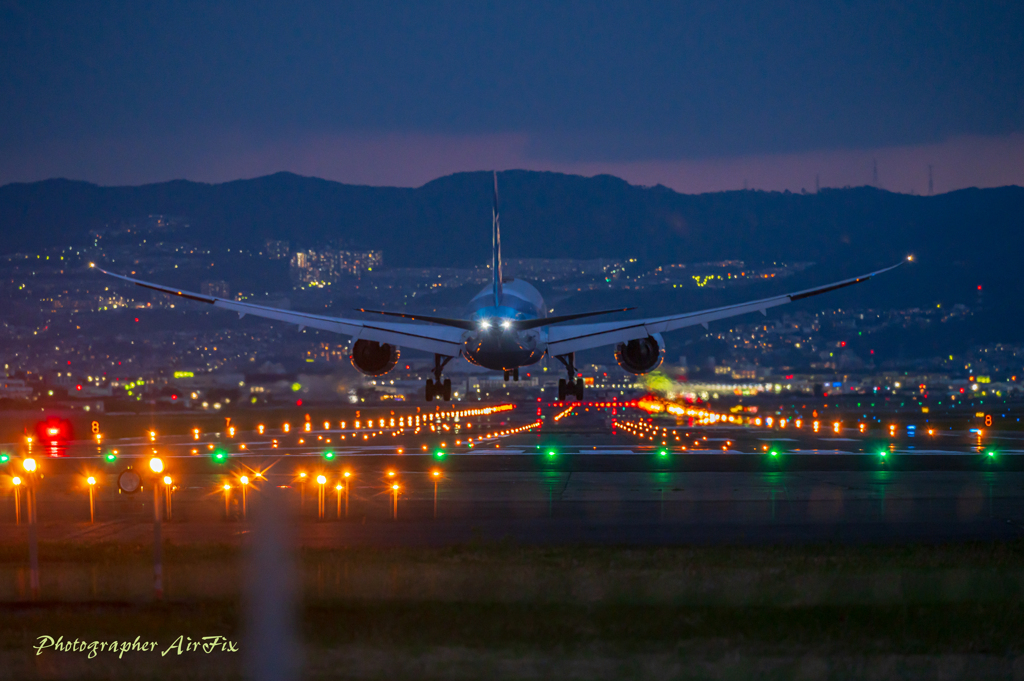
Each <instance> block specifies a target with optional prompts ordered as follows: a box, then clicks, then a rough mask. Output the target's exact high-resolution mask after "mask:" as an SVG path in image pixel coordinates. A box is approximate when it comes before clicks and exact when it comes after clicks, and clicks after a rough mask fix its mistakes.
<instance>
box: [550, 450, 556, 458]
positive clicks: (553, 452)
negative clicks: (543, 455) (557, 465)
mask: <svg viewBox="0 0 1024 681" xmlns="http://www.w3.org/2000/svg"><path fill="white" fill-rule="evenodd" d="M548 458H549V459H553V458H555V450H553V449H550V450H548Z"/></svg>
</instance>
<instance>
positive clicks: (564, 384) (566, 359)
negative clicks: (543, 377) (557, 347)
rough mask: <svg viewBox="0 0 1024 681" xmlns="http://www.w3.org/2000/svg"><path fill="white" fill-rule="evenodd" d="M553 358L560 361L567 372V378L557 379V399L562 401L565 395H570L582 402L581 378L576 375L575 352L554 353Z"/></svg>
mask: <svg viewBox="0 0 1024 681" xmlns="http://www.w3.org/2000/svg"><path fill="white" fill-rule="evenodd" d="M555 359H557V360H558V361H559V362H561V363H562V365H563V366H564V367H565V370H566V372H568V374H569V380H566V379H564V378H560V379H558V401H559V402H564V401H565V398H566V397H569V396H572V397H575V398H576V401H577V402H582V401H583V379H582V378H580V377H578V376H576V353H572V352H570V353H569V354H568V355H555Z"/></svg>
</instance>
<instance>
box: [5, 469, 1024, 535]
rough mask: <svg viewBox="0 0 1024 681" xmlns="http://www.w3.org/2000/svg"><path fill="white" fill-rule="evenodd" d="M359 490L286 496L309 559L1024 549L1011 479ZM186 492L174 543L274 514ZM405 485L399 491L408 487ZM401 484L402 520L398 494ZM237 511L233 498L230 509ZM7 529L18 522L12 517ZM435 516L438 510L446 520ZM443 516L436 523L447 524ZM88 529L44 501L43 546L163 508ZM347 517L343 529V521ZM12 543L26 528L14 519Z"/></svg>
mask: <svg viewBox="0 0 1024 681" xmlns="http://www.w3.org/2000/svg"><path fill="white" fill-rule="evenodd" d="M393 470H394V472H395V475H394V476H393V477H389V476H387V475H386V474H384V473H383V471H382V472H381V473H380V474H378V476H373V475H372V474H371V472H370V471H369V470H365V469H364V470H363V471H362V472H361V473H360V477H359V478H358V479H356V480H355V481H353V483H352V488H351V493H350V497H349V499H348V516H347V517H345V512H344V503H345V500H344V498H343V496H342V494H341V492H339V491H336V490H335V489H332V488H330V487H327V486H325V488H326V489H325V497H326V498H325V509H324V510H325V512H324V518H323V519H319V518H318V513H317V511H318V508H317V505H318V504H317V494H318V490H317V486H316V485H315V484H314V485H307V486H306V488H305V490H303V489H302V485H301V484H299V485H296V484H294V483H293V484H291V485H286V484H282V485H281V486H282V487H286V489H284V490H282V491H283V493H285V494H286V495H287V497H288V500H289V502H290V506H291V511H292V516H293V518H294V527H295V534H296V537H297V539H298V541H299V543H300V544H301V545H303V546H307V547H339V546H373V545H379V546H443V545H450V544H461V543H466V542H474V541H477V542H479V541H492V542H494V541H503V540H504V541H513V542H516V543H524V544H573V543H583V544H604V545H667V544H748V543H749V544H765V543H809V542H842V543H861V542H904V541H926V542H941V541H963V540H992V539H1015V538H1019V537H1021V536H1022V535H1024V494H1021V492H1022V490H1024V473H1020V472H1005V471H988V472H976V471H891V470H882V471H768V472H744V471H740V472H680V471H668V470H661V471H657V470H655V471H648V472H644V473H639V472H579V471H569V472H563V471H556V470H551V471H533V472H517V471H505V472H501V471H495V472H445V473H444V475H443V477H439V478H437V497H436V506H435V497H434V485H433V482H434V480H433V479H432V478H431V476H430V474H429V473H424V472H422V471H417V470H404V469H393ZM194 477H195V478H196V479H195V481H194V482H195V483H196V484H194V485H193V486H184V487H182V488H180V489H178V490H176V491H175V492H174V497H173V503H172V511H173V513H172V518H171V520H170V521H168V522H165V523H164V537H165V540H166V541H167V542H169V543H171V544H174V543H190V544H194V543H200V544H201V543H212V544H221V543H226V544H234V543H239V542H241V541H243V540H244V538H245V534H246V532H247V525H248V516H249V514H251V513H252V512H253V509H254V507H255V506H257V505H259V504H260V503H261V501H262V492H261V491H260V487H261V485H267V486H270V487H272V488H275V489H276V488H277V487H278V484H279V483H288V482H289V480H286V479H285V478H284V476H278V475H275V474H268V476H267V480H266V481H265V482H263V483H261V484H254V485H251V486H250V487H249V489H248V492H247V498H246V500H245V512H244V513H243V508H242V502H241V499H240V494H239V493H238V491H237V490H234V491H233V492H232V493H231V494H229V495H225V494H217V493H215V492H211V489H215V487H216V481H215V480H214V479H209V480H206V479H205V476H194ZM396 481H397V482H396ZM394 484H398V485H399V486H400V490H399V493H398V499H397V518H396V517H395V508H396V507H395V498H394V495H393V493H392V492H391V490H390V486H391V485H394ZM225 497H226V498H225ZM5 506H7V507H6V508H5V516H9V515H10V508H9V505H5ZM435 509H436V510H435ZM435 513H436V515H435ZM96 514H97V523H96V524H95V525H90V524H88V523H87V522H84V521H86V520H88V505H87V501H86V499H85V498H84V497H83V496H82V495H81V494H56V493H51V494H46V493H45V490H44V491H41V494H40V507H39V517H40V522H41V526H40V539H41V540H43V541H54V542H72V543H97V542H113V543H145V542H147V541H149V540H150V539H151V533H152V530H151V528H152V521H151V519H152V495H149V494H146V493H142V494H139V495H134V496H131V497H129V496H128V495H117V494H108V495H104V496H102V497H100V498H98V499H97V510H96ZM339 516H340V517H339ZM5 521H6V523H5V524H7V529H8V530H10V531H7V532H5V537H6V540H5V542H21V541H23V539H24V537H23V536H22V535H23V534H24V531H25V530H24V527H25V526H24V525H22V526H13V525H12V524H10V521H11V518H9V517H5Z"/></svg>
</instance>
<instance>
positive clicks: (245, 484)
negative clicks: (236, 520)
mask: <svg viewBox="0 0 1024 681" xmlns="http://www.w3.org/2000/svg"><path fill="white" fill-rule="evenodd" d="M238 481H239V482H241V483H242V520H245V516H246V508H245V488H246V487H248V486H249V476H248V475H243V476H242V477H240V478H239V479H238Z"/></svg>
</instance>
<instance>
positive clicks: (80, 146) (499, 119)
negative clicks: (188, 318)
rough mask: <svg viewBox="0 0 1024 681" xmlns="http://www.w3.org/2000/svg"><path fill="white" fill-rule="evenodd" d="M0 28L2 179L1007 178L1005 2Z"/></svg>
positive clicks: (275, 12) (89, 7)
mask: <svg viewBox="0 0 1024 681" xmlns="http://www.w3.org/2000/svg"><path fill="white" fill-rule="evenodd" d="M770 5H771V6H770ZM0 25H2V34H0V98H2V99H0V154H2V157H3V158H2V159H0V182H7V181H14V180H32V179H39V178H41V177H48V176H53V175H64V176H69V177H76V178H81V179H88V180H93V181H98V182H101V183H121V182H124V183H138V182H144V181H152V180H159V179H169V178H173V177H189V178H191V179H202V180H224V179H231V178H234V177H242V176H253V175H258V174H262V173H264V172H271V171H273V170H278V169H289V170H295V171H297V172H304V173H306V174H319V175H323V176H327V177H334V178H336V179H341V180H345V181H359V182H368V183H373V184H390V183H395V184H418V183H420V182H422V181H425V180H427V179H430V178H431V177H433V176H434V175H436V174H441V173H442V172H451V171H454V170H463V169H464V170H472V169H478V168H485V167H491V166H496V167H513V166H517V167H534V168H538V169H560V170H568V171H573V172H583V173H586V174H590V173H593V172H601V171H608V172H616V173H617V174H620V175H623V176H625V177H627V179H632V180H634V181H638V182H643V183H650V184H653V183H654V182H655V181H661V180H660V179H659V178H660V177H661V176H662V175H664V177H665V180H664V183H665V184H669V185H670V186H676V187H677V188H679V189H682V190H688V189H689V190H701V189H709V188H712V189H713V188H727V187H729V186H737V185H741V184H742V183H743V182H744V180H746V181H748V182H750V183H751V186H758V185H764V186H770V185H771V182H772V181H773V179H774V180H777V181H778V182H781V184H782V185H785V186H787V187H791V188H796V187H795V185H793V182H794V181H797V182H798V183H802V184H804V185H806V186H813V183H814V176H815V175H823V178H822V184H862V183H866V182H869V181H871V180H872V170H871V168H870V167H869V166H870V165H872V164H873V162H874V160H875V159H878V160H879V164H880V170H879V184H881V185H882V186H889V187H890V188H892V189H894V190H898V191H907V190H910V189H916V190H917V191H922V190H923V189H924V186H923V177H924V174H923V173H924V172H926V171H923V170H922V168H925V167H926V165H927V164H928V163H932V164H933V165H935V166H936V169H937V180H936V184H937V188H952V187H954V186H966V185H969V184H981V185H985V184H1000V183H1005V182H1020V181H1019V180H1017V178H1018V177H1019V176H1021V175H1022V174H1024V168H1022V166H1021V161H1020V158H1021V155H1020V153H1019V152H1020V151H1021V150H1024V143H1022V141H1021V136H1020V135H1019V133H1021V132H1024V67H1022V66H1021V65H1022V64H1024V3H1020V2H1007V3H978V2H973V3H955V4H954V3H942V2H900V3H892V2H888V3H852V2H845V3H820V2H808V3H800V4H797V3H774V4H771V3H761V2H753V3H721V2H718V3H701V4H694V3H681V2H667V3H657V2H655V3H646V4H645V3H638V2H629V3H612V2H598V3H557V4H556V3H501V4H496V3H484V2H465V3H426V2H415V3H383V2H374V3H366V4H361V5H357V4H354V3H336V2H324V3H304V2H287V3H276V4H269V3H257V2H221V3H202V4H198V3H197V4H193V3H184V2H175V3H159V2H145V3H142V2H136V1H132V2H92V3H73V4H71V3H69V4H63V3H62V4H57V3H43V2H19V1H9V0H8V1H2V2H0ZM630 173H632V174H633V176H632V177H631V176H630ZM851 173H852V175H851ZM910 174H914V177H913V178H911V177H909V175H910ZM748 176H749V177H748ZM688 177H690V178H691V179H693V180H694V181H693V182H692V183H691V184H692V185H693V186H689V185H688V184H687V182H688V181H687V179H686V178H688ZM850 177H852V178H853V179H852V180H851V179H850ZM699 178H704V179H707V178H711V179H710V180H708V181H707V182H705V183H704V184H701V183H700V182H699V181H697V180H698V179H699ZM858 178H862V180H859V179H858ZM709 183H710V184H709ZM680 185H682V186H680ZM705 185H706V186H705ZM717 185H723V186H717Z"/></svg>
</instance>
